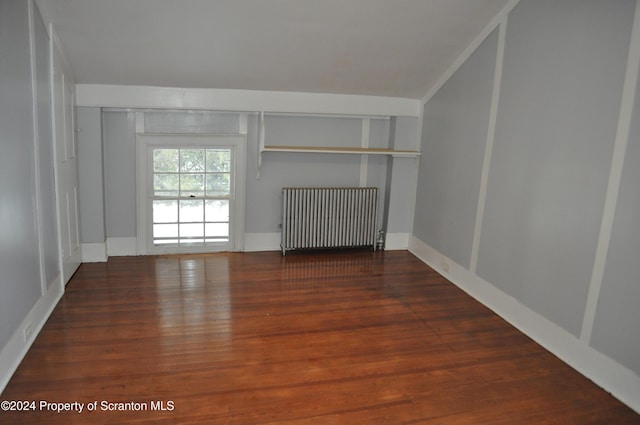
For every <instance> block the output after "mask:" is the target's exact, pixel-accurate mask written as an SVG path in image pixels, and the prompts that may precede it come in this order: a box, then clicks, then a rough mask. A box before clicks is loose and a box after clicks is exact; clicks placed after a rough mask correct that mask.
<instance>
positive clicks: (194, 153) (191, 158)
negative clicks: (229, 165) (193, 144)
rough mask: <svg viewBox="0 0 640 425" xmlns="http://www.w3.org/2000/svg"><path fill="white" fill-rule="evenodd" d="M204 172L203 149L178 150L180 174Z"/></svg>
mask: <svg viewBox="0 0 640 425" xmlns="http://www.w3.org/2000/svg"><path fill="white" fill-rule="evenodd" d="M203 171H204V149H180V172H182V173H197V172H203Z"/></svg>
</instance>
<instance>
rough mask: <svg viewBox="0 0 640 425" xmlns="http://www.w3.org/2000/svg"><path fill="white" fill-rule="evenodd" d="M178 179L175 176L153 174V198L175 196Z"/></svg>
mask: <svg viewBox="0 0 640 425" xmlns="http://www.w3.org/2000/svg"><path fill="white" fill-rule="evenodd" d="M179 185H180V179H179V178H178V175H177V174H154V175H153V191H154V194H155V196H177V195H178V190H179Z"/></svg>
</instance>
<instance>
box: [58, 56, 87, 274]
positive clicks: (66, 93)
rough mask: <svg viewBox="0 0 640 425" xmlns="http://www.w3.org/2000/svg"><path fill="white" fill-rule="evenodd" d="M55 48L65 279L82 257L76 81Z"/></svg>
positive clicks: (60, 215)
mask: <svg viewBox="0 0 640 425" xmlns="http://www.w3.org/2000/svg"><path fill="white" fill-rule="evenodd" d="M52 50H53V73H52V74H53V82H52V88H53V89H52V90H53V125H54V140H55V143H54V146H55V174H56V176H55V177H56V179H55V183H56V203H57V207H58V220H59V223H58V229H59V237H60V256H61V266H60V269H61V270H62V278H63V283H64V284H66V283H67V282H68V281H69V279H70V278H71V276H72V275H73V273H74V272H75V271H76V269H77V268H78V267H79V266H80V263H81V261H82V251H81V248H80V230H79V229H80V225H79V222H78V219H79V217H78V158H77V154H76V153H77V149H76V138H75V131H74V128H75V122H74V120H75V116H74V110H75V102H74V95H73V85H72V83H71V81H69V78H68V76H67V74H66V73H65V71H64V67H63V65H62V63H61V61H60V57H59V55H58V54H57V50H56V49H55V48H54V49H52Z"/></svg>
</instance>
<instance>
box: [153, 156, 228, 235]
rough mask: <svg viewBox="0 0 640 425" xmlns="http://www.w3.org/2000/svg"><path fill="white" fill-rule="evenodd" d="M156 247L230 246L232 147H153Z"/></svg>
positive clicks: (154, 233) (154, 232) (154, 231)
mask: <svg viewBox="0 0 640 425" xmlns="http://www.w3.org/2000/svg"><path fill="white" fill-rule="evenodd" d="M152 157H153V208H152V209H153V214H152V217H153V227H152V229H153V232H152V233H153V243H154V245H162V244H174V245H175V244H178V245H183V244H208V243H219V242H223V243H226V242H229V198H230V196H231V191H232V190H231V181H232V179H231V157H232V150H231V149H230V148H215V149H201V148H196V149H193V148H191V149H179V148H155V149H153V155H152Z"/></svg>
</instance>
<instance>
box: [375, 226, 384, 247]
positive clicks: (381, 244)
mask: <svg viewBox="0 0 640 425" xmlns="http://www.w3.org/2000/svg"><path fill="white" fill-rule="evenodd" d="M376 250H377V251H384V230H378V239H377V240H376Z"/></svg>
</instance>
